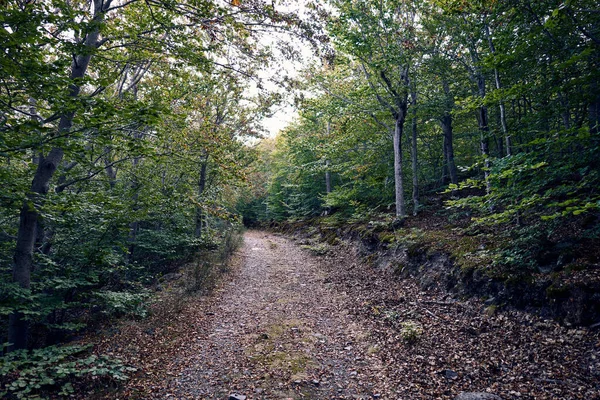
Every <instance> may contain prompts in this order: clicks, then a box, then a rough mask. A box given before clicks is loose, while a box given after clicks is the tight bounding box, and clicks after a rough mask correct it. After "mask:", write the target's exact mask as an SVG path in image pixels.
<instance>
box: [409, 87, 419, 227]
mask: <svg viewBox="0 0 600 400" xmlns="http://www.w3.org/2000/svg"><path fill="white" fill-rule="evenodd" d="M411 100H412V101H411V103H412V107H413V109H412V141H411V149H410V157H411V166H412V185H413V190H412V202H413V215H414V216H416V215H417V213H418V212H419V176H418V172H419V171H418V160H417V156H418V154H417V108H416V106H417V93H416V92H415V91H413V92H412V93H411Z"/></svg>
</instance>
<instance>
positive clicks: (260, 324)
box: [161, 231, 381, 399]
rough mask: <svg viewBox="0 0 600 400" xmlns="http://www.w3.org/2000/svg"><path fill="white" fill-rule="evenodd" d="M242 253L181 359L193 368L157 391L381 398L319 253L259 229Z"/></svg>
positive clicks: (372, 363)
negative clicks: (189, 356) (210, 317)
mask: <svg viewBox="0 0 600 400" xmlns="http://www.w3.org/2000/svg"><path fill="white" fill-rule="evenodd" d="M242 253H243V254H244V261H243V267H242V269H241V271H240V272H239V274H237V276H236V277H235V279H234V280H233V281H232V282H230V283H229V284H226V285H225V287H224V288H223V289H222V290H224V292H223V294H222V298H221V300H220V302H218V303H217V305H216V306H215V308H214V309H212V310H211V311H212V313H214V314H215V317H214V321H213V323H212V326H211V327H209V328H208V329H207V330H206V332H205V334H204V335H203V337H201V338H199V340H196V341H194V342H192V343H193V344H192V345H193V347H194V348H195V353H196V356H195V357H194V359H193V360H191V363H189V362H186V364H191V365H192V366H191V367H188V368H186V369H184V370H183V371H181V373H180V374H179V376H178V377H177V378H176V379H174V380H173V381H172V383H171V387H169V388H168V389H167V390H166V391H165V392H163V393H162V394H161V396H165V397H167V396H169V397H172V398H173V397H174V398H207V399H208V398H210V399H213V398H214V399H223V398H227V396H228V395H230V394H233V393H239V394H241V395H244V396H247V397H248V398H267V399H285V398H294V399H300V398H313V399H314V398H322V399H325V398H373V397H378V396H379V391H380V388H378V387H377V385H376V384H374V383H373V377H374V376H377V373H378V371H379V370H380V369H381V365H380V361H379V359H378V358H377V357H376V356H375V355H373V354H370V353H372V351H370V349H369V345H368V342H367V341H366V340H365V339H366V338H367V333H366V331H365V329H364V328H363V327H361V326H360V325H358V324H357V323H355V322H353V320H352V318H350V317H349V315H348V310H346V309H345V308H344V305H345V304H346V302H347V300H348V299H347V298H345V295H344V294H343V293H340V292H339V291H336V290H334V289H333V288H332V287H331V283H328V280H327V278H326V276H325V275H324V273H323V270H322V269H321V268H319V266H318V265H317V262H316V261H317V259H316V258H315V257H311V256H309V255H308V253H307V251H305V250H304V251H303V250H301V249H300V248H299V247H298V246H297V245H294V244H292V243H291V242H290V241H288V240H286V239H284V238H282V237H278V236H274V235H271V234H267V233H264V232H256V231H250V232H248V233H247V234H246V236H245V244H244V247H243V249H242ZM192 350H193V349H192ZM371 350H372V349H371ZM368 377H370V378H368Z"/></svg>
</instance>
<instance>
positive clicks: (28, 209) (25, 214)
mask: <svg viewBox="0 0 600 400" xmlns="http://www.w3.org/2000/svg"><path fill="white" fill-rule="evenodd" d="M110 3H111V1H110V0H108V1H106V2H104V3H103V1H102V0H95V1H94V18H93V20H92V21H91V22H90V27H91V31H90V32H89V33H88V34H87V36H86V38H85V40H84V46H85V47H87V48H89V49H90V51H87V52H85V53H84V54H82V55H78V56H76V57H75V59H74V60H73V63H72V64H71V74H70V80H71V81H72V82H75V80H79V79H81V78H83V77H84V76H85V74H86V71H87V68H88V66H89V63H90V60H91V58H92V53H93V51H92V50H91V49H95V48H96V46H97V43H98V38H99V36H100V26H101V24H102V21H103V19H104V12H105V11H104V10H106V9H108V8H109V7H110ZM80 90H81V88H80V87H79V86H78V85H77V84H75V83H72V84H71V85H70V86H69V96H70V97H77V96H79V92H80ZM74 115H75V113H74V112H73V111H70V112H67V113H65V114H63V115H62V116H61V117H60V121H59V124H58V132H59V134H64V133H65V132H68V131H69V130H70V129H71V126H72V125H73V117H74ZM63 155H64V150H63V149H62V148H60V147H55V148H53V149H52V150H50V152H49V153H48V156H46V157H40V162H39V164H38V168H37V170H36V172H35V175H34V178H33V182H32V184H31V190H30V193H31V194H30V195H28V196H27V200H25V202H24V204H23V206H22V208H21V214H20V218H19V230H18V233H17V243H16V246H15V254H14V265H13V282H15V283H17V284H18V285H19V286H20V287H21V288H23V289H30V286H31V270H32V266H33V248H34V243H35V237H36V226H37V224H38V219H39V212H38V208H39V206H40V203H41V202H42V200H43V197H44V196H45V195H46V194H47V193H48V190H49V185H50V180H51V179H52V177H53V176H54V173H55V172H56V169H57V168H58V166H59V165H60V162H61V161H62V158H63ZM36 203H37V204H36ZM28 328H29V322H28V321H27V320H26V319H25V317H24V315H23V314H22V313H19V312H14V313H12V314H11V315H10V317H9V326H8V342H9V343H10V345H9V347H8V349H7V350H8V351H13V350H19V349H24V348H26V347H27V336H28Z"/></svg>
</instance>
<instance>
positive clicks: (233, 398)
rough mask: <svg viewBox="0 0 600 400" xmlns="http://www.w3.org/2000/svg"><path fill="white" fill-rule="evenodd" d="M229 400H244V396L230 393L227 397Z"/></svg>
mask: <svg viewBox="0 0 600 400" xmlns="http://www.w3.org/2000/svg"><path fill="white" fill-rule="evenodd" d="M229 400H246V396H244V395H243V394H239V393H232V394H230V395H229Z"/></svg>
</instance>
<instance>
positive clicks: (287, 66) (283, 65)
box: [261, 0, 315, 137]
mask: <svg viewBox="0 0 600 400" xmlns="http://www.w3.org/2000/svg"><path fill="white" fill-rule="evenodd" d="M276 7H277V8H278V9H280V10H284V11H295V12H299V13H300V15H302V14H305V10H306V8H305V6H304V2H303V1H302V0H296V1H288V2H285V4H279V5H277V6H276ZM305 15H306V14H305ZM277 40H288V41H290V40H293V42H291V43H292V44H293V47H294V48H295V49H296V50H297V51H298V52H299V53H300V55H301V58H300V59H299V60H290V59H287V58H285V57H283V55H281V54H278V55H277V56H276V57H277V62H275V63H273V64H271V65H270V67H269V68H267V69H265V70H264V71H262V74H261V77H262V78H264V79H265V84H264V86H265V88H266V89H268V90H274V91H279V92H281V91H282V89H281V88H279V87H277V85H275V84H274V83H273V82H271V81H269V77H274V76H276V77H281V76H282V75H283V74H286V75H288V76H289V77H290V78H297V77H298V76H299V74H300V72H301V70H302V69H303V68H304V67H305V66H307V65H308V64H309V63H312V62H314V61H315V55H314V54H313V51H312V50H311V48H310V47H309V45H308V44H307V43H304V42H302V41H301V40H298V39H297V38H294V39H291V38H290V37H289V35H284V34H281V33H279V34H276V33H273V32H270V33H264V34H263V36H262V38H261V43H262V44H263V45H273V44H274V43H275V42H276V41H277ZM283 94H284V95H286V96H284V97H285V100H284V103H282V104H280V105H279V106H278V107H277V108H275V110H276V111H275V113H274V114H273V116H271V117H270V118H265V119H264V120H263V126H264V128H265V129H266V131H267V135H268V137H275V136H276V135H277V134H278V133H279V131H280V130H282V129H284V128H285V127H286V126H287V125H289V124H290V123H291V122H292V121H294V119H295V118H296V117H297V116H298V112H297V110H296V108H295V107H294V106H293V104H292V102H293V100H294V99H293V97H292V94H291V93H283Z"/></svg>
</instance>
